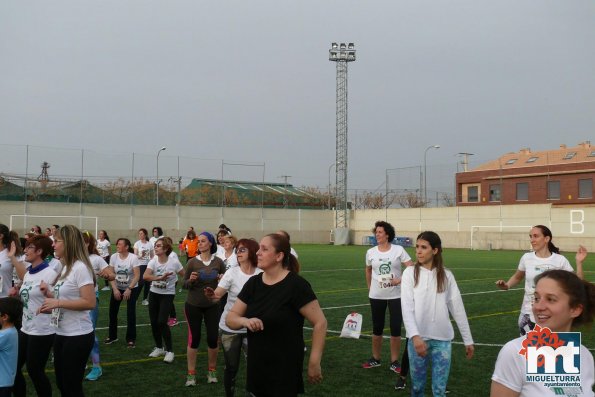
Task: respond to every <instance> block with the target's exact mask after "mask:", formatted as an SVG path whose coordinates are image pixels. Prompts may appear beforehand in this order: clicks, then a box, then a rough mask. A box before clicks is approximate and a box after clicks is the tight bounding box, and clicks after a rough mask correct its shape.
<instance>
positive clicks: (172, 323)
mask: <svg viewBox="0 0 595 397" xmlns="http://www.w3.org/2000/svg"><path fill="white" fill-rule="evenodd" d="M167 325H169V326H170V327H174V326H176V325H178V319H177V318H175V317H170V318H168V319H167Z"/></svg>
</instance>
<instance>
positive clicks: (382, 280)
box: [378, 273, 395, 288]
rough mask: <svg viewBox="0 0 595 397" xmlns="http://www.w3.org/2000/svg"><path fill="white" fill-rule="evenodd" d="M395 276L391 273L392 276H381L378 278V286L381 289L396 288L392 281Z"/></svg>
mask: <svg viewBox="0 0 595 397" xmlns="http://www.w3.org/2000/svg"><path fill="white" fill-rule="evenodd" d="M394 277H395V276H394V275H393V274H392V273H391V274H381V275H380V276H378V285H379V286H380V288H391V287H394V285H392V284H391V281H392V279H393V278H394Z"/></svg>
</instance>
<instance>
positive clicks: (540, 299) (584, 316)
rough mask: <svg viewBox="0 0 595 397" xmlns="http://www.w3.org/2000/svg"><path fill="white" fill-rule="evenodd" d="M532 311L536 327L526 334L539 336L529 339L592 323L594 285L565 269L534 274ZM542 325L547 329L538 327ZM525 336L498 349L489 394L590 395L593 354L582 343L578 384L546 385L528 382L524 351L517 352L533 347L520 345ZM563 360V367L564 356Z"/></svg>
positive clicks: (501, 396) (498, 396) (594, 379)
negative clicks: (522, 352) (522, 353)
mask: <svg viewBox="0 0 595 397" xmlns="http://www.w3.org/2000/svg"><path fill="white" fill-rule="evenodd" d="M532 310H533V315H534V316H535V319H536V320H537V326H536V327H535V329H534V330H533V331H530V332H529V335H531V334H538V335H539V334H542V335H539V337H537V338H531V340H533V341H538V343H539V341H540V340H543V339H549V340H553V339H554V337H553V336H550V337H547V336H546V335H547V334H548V333H549V331H551V332H571V331H572V330H573V329H576V328H577V327H581V326H584V325H589V324H591V323H592V322H593V317H594V316H595V285H593V284H591V283H589V282H587V281H584V280H581V279H579V278H578V276H577V275H576V274H574V273H571V272H568V271H565V270H548V271H546V272H544V273H541V274H539V275H538V276H537V277H535V292H534V303H533V307H532ZM538 327H539V328H538ZM546 327H547V328H549V331H547V330H542V329H541V328H546ZM543 334H545V335H543ZM529 335H527V336H521V337H519V338H517V339H513V340H511V341H510V342H508V343H507V344H506V345H504V347H503V348H502V350H500V353H499V354H498V360H497V361H496V368H495V369H494V374H493V375H492V388H491V394H490V395H491V397H519V396H521V397H550V396H551V397H554V396H582V397H593V395H594V394H593V386H594V384H595V375H594V372H595V368H594V367H595V365H594V364H593V355H592V354H591V352H590V351H589V350H588V349H587V348H586V347H585V346H583V345H581V346H580V350H579V351H580V367H579V371H580V373H579V374H577V376H579V377H580V386H566V385H564V384H561V385H556V386H554V385H548V387H546V386H545V385H544V383H543V382H539V381H536V382H528V381H527V366H528V363H527V354H526V353H525V354H524V355H521V354H520V352H521V350H523V349H526V348H527V346H535V344H534V342H529V344H528V345H525V344H524V342H525V341H527V340H529ZM554 335H555V334H554ZM532 336H533V335H532ZM555 336H557V335H555ZM577 353H578V352H577ZM557 358H559V357H557ZM545 360H548V358H545ZM554 360H555V359H554ZM563 361H564V363H563V365H564V368H565V369H566V364H567V363H566V358H564V360H563ZM575 363H576V362H575ZM575 363H572V364H575ZM546 366H547V363H546ZM551 378H554V376H551ZM577 383H578V382H577Z"/></svg>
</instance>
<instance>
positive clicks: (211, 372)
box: [207, 369, 218, 383]
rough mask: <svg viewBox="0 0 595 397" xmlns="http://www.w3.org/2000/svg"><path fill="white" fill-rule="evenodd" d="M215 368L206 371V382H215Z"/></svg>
mask: <svg viewBox="0 0 595 397" xmlns="http://www.w3.org/2000/svg"><path fill="white" fill-rule="evenodd" d="M217 382H218V381H217V370H214V369H213V370H208V371H207V383H217Z"/></svg>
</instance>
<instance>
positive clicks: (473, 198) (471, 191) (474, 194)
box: [467, 186, 479, 203]
mask: <svg viewBox="0 0 595 397" xmlns="http://www.w3.org/2000/svg"><path fill="white" fill-rule="evenodd" d="M467 202H468V203H477V202H479V188H478V187H477V186H468V187H467Z"/></svg>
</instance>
